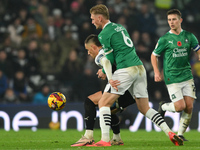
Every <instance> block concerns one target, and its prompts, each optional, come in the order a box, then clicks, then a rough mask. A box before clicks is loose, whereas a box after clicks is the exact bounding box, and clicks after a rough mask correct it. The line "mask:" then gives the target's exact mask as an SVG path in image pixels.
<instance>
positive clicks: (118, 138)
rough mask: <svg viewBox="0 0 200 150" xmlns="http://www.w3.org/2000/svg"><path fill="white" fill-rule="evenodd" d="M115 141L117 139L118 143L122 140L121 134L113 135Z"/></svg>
mask: <svg viewBox="0 0 200 150" xmlns="http://www.w3.org/2000/svg"><path fill="white" fill-rule="evenodd" d="M113 139H115V140H116V141H119V140H121V137H120V133H118V134H114V133H113Z"/></svg>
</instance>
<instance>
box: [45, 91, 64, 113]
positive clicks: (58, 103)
mask: <svg viewBox="0 0 200 150" xmlns="http://www.w3.org/2000/svg"><path fill="white" fill-rule="evenodd" d="M48 105H49V107H50V108H51V109H53V110H61V109H63V108H64V107H65V105H66V98H65V96H64V94H62V93H60V92H53V93H51V94H50V95H49V97H48Z"/></svg>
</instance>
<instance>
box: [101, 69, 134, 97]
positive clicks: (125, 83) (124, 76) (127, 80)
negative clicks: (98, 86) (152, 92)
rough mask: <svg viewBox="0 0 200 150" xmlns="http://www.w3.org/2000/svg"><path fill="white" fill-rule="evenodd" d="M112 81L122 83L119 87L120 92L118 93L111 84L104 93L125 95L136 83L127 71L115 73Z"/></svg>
mask: <svg viewBox="0 0 200 150" xmlns="http://www.w3.org/2000/svg"><path fill="white" fill-rule="evenodd" d="M112 79H113V80H118V81H120V85H119V86H117V88H118V91H116V90H115V89H114V88H113V87H112V86H111V85H110V84H107V85H106V87H105V90H104V92H109V93H113V94H118V95H123V94H124V93H125V91H126V90H128V89H129V87H130V86H131V85H132V84H133V82H134V78H133V77H132V76H131V75H130V74H129V73H128V72H127V70H126V69H119V70H117V71H115V72H114V74H113V76H112Z"/></svg>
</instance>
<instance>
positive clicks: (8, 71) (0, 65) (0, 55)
mask: <svg viewBox="0 0 200 150" xmlns="http://www.w3.org/2000/svg"><path fill="white" fill-rule="evenodd" d="M0 69H1V70H2V71H3V72H4V73H5V75H6V76H7V77H8V78H9V79H11V78H12V77H13V73H14V71H13V66H12V61H9V60H8V59H7V54H6V52H5V51H0Z"/></svg>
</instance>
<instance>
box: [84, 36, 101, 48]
mask: <svg viewBox="0 0 200 150" xmlns="http://www.w3.org/2000/svg"><path fill="white" fill-rule="evenodd" d="M90 42H91V43H94V44H95V45H96V46H101V43H100V42H99V39H98V36H97V35H95V34H90V35H89V36H88V37H87V38H86V39H85V44H88V43H90Z"/></svg>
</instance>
